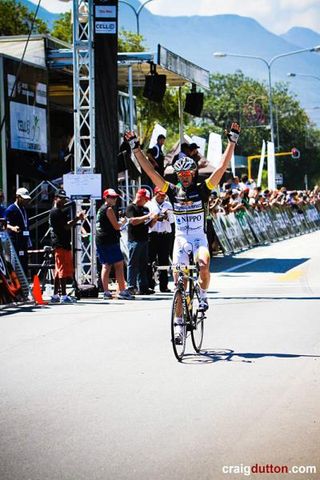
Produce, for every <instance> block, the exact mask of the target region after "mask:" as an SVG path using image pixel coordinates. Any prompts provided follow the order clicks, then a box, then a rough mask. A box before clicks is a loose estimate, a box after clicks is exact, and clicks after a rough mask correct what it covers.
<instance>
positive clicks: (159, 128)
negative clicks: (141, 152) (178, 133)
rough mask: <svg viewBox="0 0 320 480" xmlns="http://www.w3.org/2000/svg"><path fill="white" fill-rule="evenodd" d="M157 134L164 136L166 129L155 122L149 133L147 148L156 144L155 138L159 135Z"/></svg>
mask: <svg viewBox="0 0 320 480" xmlns="http://www.w3.org/2000/svg"><path fill="white" fill-rule="evenodd" d="M159 135H164V136H165V137H166V136H167V130H166V129H165V128H164V127H162V126H161V125H160V124H159V123H156V124H155V126H154V128H153V132H152V135H151V139H150V143H149V148H153V147H154V146H155V145H156V144H157V138H158V137H159Z"/></svg>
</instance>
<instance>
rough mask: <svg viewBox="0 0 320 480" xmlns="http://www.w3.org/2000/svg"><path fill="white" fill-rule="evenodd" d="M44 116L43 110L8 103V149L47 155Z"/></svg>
mask: <svg viewBox="0 0 320 480" xmlns="http://www.w3.org/2000/svg"><path fill="white" fill-rule="evenodd" d="M46 114H47V112H46V110H45V109H44V108H39V107H35V106H31V105H24V104H23V103H16V102H10V139H11V142H10V147H11V148H14V149H16V150H25V151H28V152H39V153H47V151H48V144H47V117H46Z"/></svg>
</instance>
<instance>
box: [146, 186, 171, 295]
mask: <svg viewBox="0 0 320 480" xmlns="http://www.w3.org/2000/svg"><path fill="white" fill-rule="evenodd" d="M148 208H149V210H150V212H151V213H153V214H155V215H157V219H158V220H157V222H156V223H155V224H154V225H153V226H152V227H150V228H149V262H148V263H149V269H148V270H149V275H148V276H149V288H152V289H153V288H154V287H155V284H154V279H153V275H152V264H153V263H154V262H157V263H158V265H169V255H170V249H171V232H172V224H173V223H174V217H173V213H172V205H171V203H170V202H169V200H167V194H166V193H165V192H162V191H161V189H160V188H159V187H155V189H154V197H153V198H152V200H151V201H150V202H149V204H148ZM159 284H160V285H159V287H160V291H161V292H170V290H169V288H168V273H167V271H166V270H162V271H160V274H159Z"/></svg>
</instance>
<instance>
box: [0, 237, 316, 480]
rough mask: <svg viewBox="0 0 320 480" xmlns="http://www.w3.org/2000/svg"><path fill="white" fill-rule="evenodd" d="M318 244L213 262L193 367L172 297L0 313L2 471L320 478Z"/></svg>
mask: <svg viewBox="0 0 320 480" xmlns="http://www.w3.org/2000/svg"><path fill="white" fill-rule="evenodd" d="M319 240H320V233H319V232H316V233H313V234H310V235H306V236H303V237H298V238H295V239H291V240H286V241H283V242H281V243H277V244H272V245H270V246H266V247H260V248H256V249H252V250H249V251H247V252H244V253H241V254H239V255H237V256H234V257H230V258H216V259H214V261H213V270H214V274H213V276H212V284H211V288H210V294H209V297H210V310H209V313H208V319H207V322H206V331H205V339H204V344H203V347H204V350H203V353H202V354H201V355H195V354H194V353H193V352H192V349H191V344H189V345H188V351H187V355H186V357H185V360H184V362H183V363H178V362H177V361H176V360H175V358H174V356H173V352H172V349H171V344H170V339H169V311H170V299H171V296H170V294H157V295H154V296H152V297H145V298H142V297H140V299H137V300H135V301H134V302H127V303H126V302H124V301H119V300H113V301H110V302H108V303H107V302H103V301H102V300H100V301H81V302H78V304H76V305H54V306H50V307H43V308H38V309H27V308H26V309H23V310H22V311H20V312H16V311H12V312H8V314H6V315H2V316H1V317H0V406H1V408H0V479H1V480H96V479H99V480H153V479H155V480H162V479H163V480H224V479H225V480H229V479H235V480H238V479H245V478H248V477H249V473H250V472H249V471H248V468H249V466H255V465H256V464H258V465H260V467H262V466H263V465H264V466H265V468H269V471H270V469H273V470H274V469H275V468H276V467H277V466H279V467H280V466H281V467H286V468H287V469H288V470H290V469H292V468H293V466H297V467H300V472H301V473H299V474H293V473H288V474H285V475H281V474H279V473H276V474H271V473H268V474H262V473H261V474H259V473H258V474H253V473H252V476H253V477H254V478H256V479H265V478H270V479H279V478H285V479H295V480H316V479H319V478H320V460H319V447H320V431H319V405H320V383H319V377H320V375H319V374H320V310H319V301H320V277H319V271H320V253H319V244H320V242H319ZM267 465H269V467H266V466H267ZM308 466H314V467H316V469H317V473H309V474H307V473H303V472H302V470H303V469H305V470H306V469H307V467H308ZM255 469H258V466H256V467H255ZM282 471H284V470H282ZM224 472H225V473H224Z"/></svg>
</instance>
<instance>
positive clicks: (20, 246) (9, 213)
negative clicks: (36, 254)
mask: <svg viewBox="0 0 320 480" xmlns="http://www.w3.org/2000/svg"><path fill="white" fill-rule="evenodd" d="M30 200H31V197H30V194H29V192H28V190H27V189H26V188H18V190H17V191H16V201H15V202H14V203H12V204H11V205H9V207H8V208H7V209H6V211H5V212H4V216H5V219H6V220H7V229H8V233H9V235H10V238H11V241H12V243H13V245H14V248H15V251H16V253H17V255H18V257H19V260H20V263H21V265H22V268H23V270H24V272H25V274H26V275H27V274H28V248H29V247H31V241H30V233H29V219H28V214H27V211H26V208H25V207H26V205H27V204H28V202H29V201H30Z"/></svg>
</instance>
